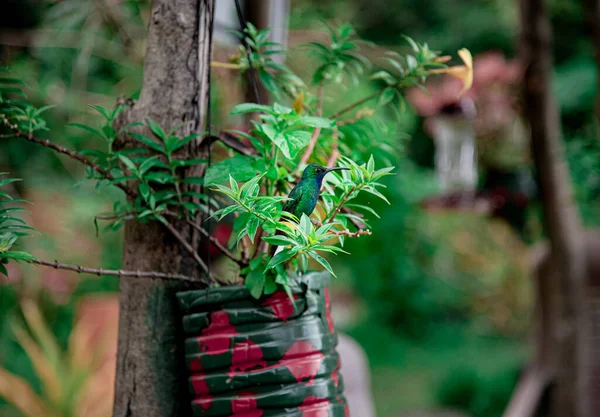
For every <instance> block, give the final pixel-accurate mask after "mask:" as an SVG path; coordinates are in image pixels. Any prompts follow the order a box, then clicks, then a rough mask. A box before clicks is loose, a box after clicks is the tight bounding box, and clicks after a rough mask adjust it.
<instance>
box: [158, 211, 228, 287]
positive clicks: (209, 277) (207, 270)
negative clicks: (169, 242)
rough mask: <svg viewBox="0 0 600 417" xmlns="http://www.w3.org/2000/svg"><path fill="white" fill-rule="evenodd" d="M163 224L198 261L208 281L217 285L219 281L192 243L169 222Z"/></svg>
mask: <svg viewBox="0 0 600 417" xmlns="http://www.w3.org/2000/svg"><path fill="white" fill-rule="evenodd" d="M163 224H164V225H165V226H166V227H167V229H168V230H169V232H171V234H172V235H173V236H174V237H175V239H177V241H178V242H179V243H180V244H181V246H183V248H184V249H185V250H186V251H187V252H188V253H189V254H190V255H192V258H194V260H195V261H196V263H197V264H198V265H200V267H201V268H202V269H203V270H204V272H205V273H206V275H207V276H208V279H209V280H210V281H211V282H212V283H214V284H216V283H217V281H216V280H215V277H213V276H212V274H211V273H210V270H209V269H208V266H207V265H206V263H205V262H204V261H203V260H202V258H200V256H199V255H198V253H197V252H196V251H195V250H194V248H193V247H192V245H190V243H189V242H188V241H186V240H185V239H184V238H183V236H181V234H180V233H179V232H178V231H177V229H175V227H174V226H173V225H172V224H171V223H169V222H168V221H166V220H165V221H164V222H163Z"/></svg>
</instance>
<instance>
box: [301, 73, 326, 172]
mask: <svg viewBox="0 0 600 417" xmlns="http://www.w3.org/2000/svg"><path fill="white" fill-rule="evenodd" d="M317 96H318V100H319V101H318V105H317V106H318V107H317V116H321V115H322V114H323V86H322V85H321V86H319V91H318V93H317ZM320 134H321V128H320V127H316V128H315V130H314V131H313V134H312V136H311V138H310V142H309V144H308V147H307V148H306V150H305V151H304V154H302V158H300V163H299V164H298V168H300V167H301V166H303V165H305V164H306V163H307V162H308V160H309V159H310V157H311V155H312V153H313V151H314V150H315V146H316V145H317V141H318V140H319V135H320Z"/></svg>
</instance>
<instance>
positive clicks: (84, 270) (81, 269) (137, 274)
mask: <svg viewBox="0 0 600 417" xmlns="http://www.w3.org/2000/svg"><path fill="white" fill-rule="evenodd" d="M29 262H30V263H32V264H37V265H43V266H49V267H52V268H55V269H66V270H69V271H75V272H77V273H79V274H93V275H98V276H100V275H111V276H118V277H134V278H153V279H176V280H181V281H192V282H202V281H198V280H197V279H195V278H193V277H190V276H187V275H182V274H170V273H165V272H155V271H152V272H143V271H124V270H122V269H103V268H88V267H85V266H79V265H69V264H63V263H60V262H58V261H44V260H42V259H33V260H30V261H29Z"/></svg>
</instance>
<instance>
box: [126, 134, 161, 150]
mask: <svg viewBox="0 0 600 417" xmlns="http://www.w3.org/2000/svg"><path fill="white" fill-rule="evenodd" d="M129 136H131V137H133V138H135V139H137V140H138V141H139V142H141V143H143V144H144V145H146V146H147V147H149V148H151V149H154V150H155V151H157V152H160V153H163V152H164V150H163V147H162V146H161V145H160V144H159V143H158V142H156V141H154V140H152V139H150V138H149V137H148V136H146V135H142V134H141V133H136V132H129Z"/></svg>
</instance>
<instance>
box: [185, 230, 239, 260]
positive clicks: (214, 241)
mask: <svg viewBox="0 0 600 417" xmlns="http://www.w3.org/2000/svg"><path fill="white" fill-rule="evenodd" d="M185 221H186V223H187V224H189V225H190V226H192V227H193V228H194V229H196V230H197V231H199V232H200V233H201V234H202V235H204V237H206V238H208V240H209V241H210V242H211V243H212V244H213V245H215V247H216V248H217V249H219V250H220V251H221V252H222V253H223V255H225V256H227V257H228V258H229V259H231V260H232V261H234V262H235V263H237V264H238V265H240V266H245V265H246V263H245V262H244V261H243V260H241V259H238V258H237V257H236V256H235V255H234V254H233V253H231V251H230V250H229V249H227V248H226V247H225V246H223V245H222V244H221V243H220V242H219V241H218V240H217V239H216V238H215V237H214V236H211V234H210V233H208V230H206V229H205V228H203V227H202V226H200V225H197V224H196V223H194V222H193V221H191V220H187V219H186V220H185Z"/></svg>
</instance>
